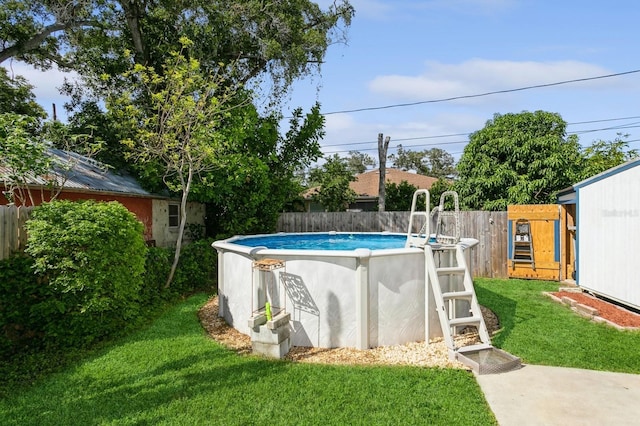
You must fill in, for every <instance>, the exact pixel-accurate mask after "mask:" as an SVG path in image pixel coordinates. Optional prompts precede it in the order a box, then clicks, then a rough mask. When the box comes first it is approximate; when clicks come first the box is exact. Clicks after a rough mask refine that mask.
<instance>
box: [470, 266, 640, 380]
mask: <svg viewBox="0 0 640 426" xmlns="http://www.w3.org/2000/svg"><path fill="white" fill-rule="evenodd" d="M474 282H475V287H476V293H477V295H478V299H479V301H480V303H481V304H482V305H484V306H486V307H488V308H489V309H491V310H492V311H493V312H495V313H496V314H497V315H498V318H499V319H500V323H501V326H502V329H501V331H500V332H499V333H498V334H497V335H495V336H493V339H492V341H493V344H494V346H496V347H499V348H502V349H504V350H506V351H507V352H509V353H511V354H513V355H516V356H519V357H520V358H522V360H523V362H525V363H529V364H540V365H554V366H563V367H576V368H586V369H590V370H605V371H616V372H624V373H640V332H639V331H620V330H618V329H616V328H614V327H611V326H608V325H605V324H598V323H594V322H592V321H589V320H587V319H585V318H583V317H581V316H579V315H577V314H576V313H575V312H573V311H572V310H571V309H570V308H569V307H568V306H566V305H563V304H560V303H557V302H554V301H552V300H551V298H549V297H548V296H545V295H543V294H542V292H543V291H557V290H558V283H557V282H555V283H554V282H543V281H535V280H492V279H482V278H479V279H476V280H474Z"/></svg>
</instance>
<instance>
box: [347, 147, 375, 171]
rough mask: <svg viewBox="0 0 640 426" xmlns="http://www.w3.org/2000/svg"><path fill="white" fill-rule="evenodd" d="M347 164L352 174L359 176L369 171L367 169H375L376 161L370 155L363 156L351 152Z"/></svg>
mask: <svg viewBox="0 0 640 426" xmlns="http://www.w3.org/2000/svg"><path fill="white" fill-rule="evenodd" d="M347 164H348V167H349V170H350V171H351V174H353V175H359V174H362V173H364V172H366V171H367V167H375V166H376V164H377V162H376V159H375V158H373V157H372V156H370V155H369V154H363V153H362V152H358V151H349V157H347Z"/></svg>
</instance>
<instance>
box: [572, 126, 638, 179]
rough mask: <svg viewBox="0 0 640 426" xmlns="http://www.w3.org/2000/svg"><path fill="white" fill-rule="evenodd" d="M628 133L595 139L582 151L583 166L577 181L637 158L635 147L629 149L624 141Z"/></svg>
mask: <svg viewBox="0 0 640 426" xmlns="http://www.w3.org/2000/svg"><path fill="white" fill-rule="evenodd" d="M626 137H628V135H621V134H618V136H617V137H616V138H615V139H614V140H613V141H604V140H597V141H594V142H593V143H592V144H591V145H590V146H588V147H587V148H585V149H584V150H583V151H582V156H583V161H584V163H583V166H582V170H581V171H580V176H579V178H578V179H577V180H578V181H580V180H584V179H587V178H589V177H591V176H595V175H597V174H598V173H602V172H604V171H605V170H609V169H610V168H612V167H615V166H617V165H620V164H622V163H625V162H627V161H629V160H633V159H634V158H638V150H637V149H629V143H628V142H625V141H624V138H626Z"/></svg>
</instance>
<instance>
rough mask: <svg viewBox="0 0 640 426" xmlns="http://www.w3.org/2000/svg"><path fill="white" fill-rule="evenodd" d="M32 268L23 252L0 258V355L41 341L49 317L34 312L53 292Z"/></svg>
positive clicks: (38, 309) (3, 355) (50, 297)
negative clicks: (3, 258)
mask: <svg viewBox="0 0 640 426" xmlns="http://www.w3.org/2000/svg"><path fill="white" fill-rule="evenodd" d="M32 268H33V259H32V258H31V257H29V256H25V255H14V256H12V257H10V258H8V259H5V260H1V261H0V330H1V334H0V358H5V357H6V356H7V355H9V354H12V353H15V352H16V351H18V350H20V349H22V348H24V347H26V346H32V345H34V344H36V345H37V344H41V343H42V337H43V332H42V330H43V324H45V323H46V322H47V321H48V320H49V318H48V317H43V316H41V315H39V314H38V312H39V311H40V312H42V311H43V309H41V308H38V306H39V305H41V304H43V303H46V301H47V300H50V299H52V297H53V292H52V291H51V289H50V288H49V287H48V286H47V285H43V284H42V282H41V281H42V280H41V279H40V278H39V277H38V276H36V275H35V274H34V273H33V269H32ZM34 307H36V308H35V309H34Z"/></svg>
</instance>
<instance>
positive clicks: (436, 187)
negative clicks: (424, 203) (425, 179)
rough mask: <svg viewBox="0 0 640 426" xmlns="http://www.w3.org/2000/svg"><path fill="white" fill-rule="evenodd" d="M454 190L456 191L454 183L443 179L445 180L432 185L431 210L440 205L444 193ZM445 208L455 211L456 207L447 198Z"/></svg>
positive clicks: (430, 193) (430, 191) (439, 180)
mask: <svg viewBox="0 0 640 426" xmlns="http://www.w3.org/2000/svg"><path fill="white" fill-rule="evenodd" d="M453 190H454V182H453V181H450V180H448V179H443V178H440V179H438V180H437V181H435V182H434V183H433V185H431V188H429V198H430V204H431V208H432V209H433V208H434V207H436V206H439V205H440V197H441V196H442V194H443V193H444V192H446V191H453ZM445 208H446V209H447V210H453V208H454V206H453V203H452V202H451V198H447V200H446V201H445Z"/></svg>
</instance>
